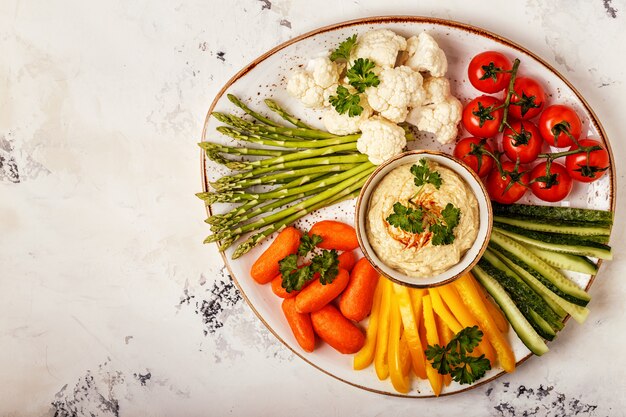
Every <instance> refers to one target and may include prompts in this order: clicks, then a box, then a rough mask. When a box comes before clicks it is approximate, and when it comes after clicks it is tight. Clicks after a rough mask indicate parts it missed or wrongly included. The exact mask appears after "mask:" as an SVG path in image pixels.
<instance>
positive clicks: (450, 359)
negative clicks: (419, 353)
mask: <svg viewBox="0 0 626 417" xmlns="http://www.w3.org/2000/svg"><path fill="white" fill-rule="evenodd" d="M482 338H483V332H482V331H481V330H480V329H479V328H478V326H473V327H466V328H464V329H463V330H461V331H460V332H458V333H457V334H456V335H455V336H454V337H453V338H452V340H450V343H448V344H447V345H446V346H445V347H442V346H439V345H435V346H430V345H429V346H428V347H427V348H426V358H427V359H428V360H429V361H430V362H431V364H432V366H433V368H435V369H436V370H437V372H439V373H440V374H441V375H447V374H451V375H452V379H454V380H455V381H456V382H458V383H460V384H472V383H474V382H475V381H477V380H478V379H480V378H482V377H483V376H484V375H485V372H487V371H488V370H489V369H491V363H490V362H489V359H487V358H485V355H480V356H478V357H476V356H470V355H468V354H469V353H471V352H472V351H473V350H474V349H475V348H476V346H478V344H479V343H480V341H481V340H482Z"/></svg>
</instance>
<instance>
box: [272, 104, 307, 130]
mask: <svg viewBox="0 0 626 417" xmlns="http://www.w3.org/2000/svg"><path fill="white" fill-rule="evenodd" d="M264 101H265V104H266V105H267V107H269V109H270V110H271V111H273V112H274V113H276V114H278V115H279V116H280V117H282V118H283V119H285V120H286V121H288V122H289V123H291V124H292V125H294V126H296V127H300V128H302V129H313V128H312V127H311V126H309V125H308V124H306V123H304V122H303V121H302V120H300V119H298V118H296V117H294V116H292V115H291V114H289V113H288V112H287V111H286V110H285V109H283V108H282V107H280V105H279V104H278V103H276V102H275V101H274V100H272V99H269V98H266V99H265V100H264Z"/></svg>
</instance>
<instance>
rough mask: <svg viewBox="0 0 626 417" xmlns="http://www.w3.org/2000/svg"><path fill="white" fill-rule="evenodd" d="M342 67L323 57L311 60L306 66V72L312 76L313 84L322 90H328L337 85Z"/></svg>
mask: <svg viewBox="0 0 626 417" xmlns="http://www.w3.org/2000/svg"><path fill="white" fill-rule="evenodd" d="M342 69H343V65H339V64H336V63H334V62H333V61H331V60H330V58H328V57H326V56H324V57H319V58H315V59H312V60H311V61H309V64H308V65H307V71H308V72H310V73H311V75H312V76H313V81H315V84H317V85H319V86H320V87H322V88H328V87H330V86H331V85H333V84H337V81H338V80H339V74H341V70H342Z"/></svg>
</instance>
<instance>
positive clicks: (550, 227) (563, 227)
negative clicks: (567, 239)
mask: <svg viewBox="0 0 626 417" xmlns="http://www.w3.org/2000/svg"><path fill="white" fill-rule="evenodd" d="M493 221H494V223H500V224H508V225H511V226H517V227H521V228H523V229H528V230H535V231H538V232H550V233H563V234H567V235H577V236H590V235H606V236H608V235H610V234H611V228H610V227H609V226H596V225H593V224H591V225H590V224H589V223H560V222H558V221H555V220H552V221H551V220H549V219H548V220H544V219H533V218H531V217H528V218H521V217H519V218H518V217H515V218H512V217H504V216H493Z"/></svg>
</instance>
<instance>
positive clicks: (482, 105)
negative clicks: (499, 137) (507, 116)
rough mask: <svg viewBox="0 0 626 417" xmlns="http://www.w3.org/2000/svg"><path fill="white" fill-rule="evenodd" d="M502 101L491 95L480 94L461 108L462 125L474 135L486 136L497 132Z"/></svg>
mask: <svg viewBox="0 0 626 417" xmlns="http://www.w3.org/2000/svg"><path fill="white" fill-rule="evenodd" d="M501 105H502V101H500V100H498V99H497V98H495V97H491V96H480V97H476V98H475V99H474V100H472V101H470V102H469V103H468V104H467V106H465V108H464V109H463V119H462V120H463V126H465V129H467V131H468V132H470V133H471V134H472V135H474V136H478V137H481V138H488V137H491V136H495V135H496V134H497V133H498V128H499V127H500V122H502V116H503V111H502V107H499V106H501Z"/></svg>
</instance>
